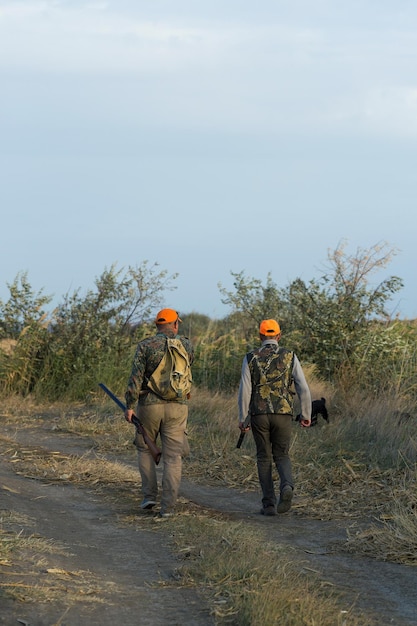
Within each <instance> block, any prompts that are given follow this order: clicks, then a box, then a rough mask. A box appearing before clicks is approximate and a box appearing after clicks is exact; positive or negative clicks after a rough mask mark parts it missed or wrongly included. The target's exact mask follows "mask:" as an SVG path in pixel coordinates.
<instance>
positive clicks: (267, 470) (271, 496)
mask: <svg viewBox="0 0 417 626" xmlns="http://www.w3.org/2000/svg"><path fill="white" fill-rule="evenodd" d="M251 428H252V433H253V437H254V439H255V444H256V463H257V467H258V477H259V482H260V485H261V489H262V494H263V497H262V503H263V505H264V506H270V505H273V506H275V505H276V503H277V498H276V496H275V490H274V481H273V479H272V460H273V461H274V463H275V466H276V468H277V471H278V474H279V478H280V491H282V489H283V488H284V487H285V486H287V485H289V486H290V487H292V488H293V487H294V483H293V477H292V466H291V459H290V457H289V450H290V443H291V433H292V416H291V415H281V414H279V415H278V414H274V413H267V414H263V415H252V418H251Z"/></svg>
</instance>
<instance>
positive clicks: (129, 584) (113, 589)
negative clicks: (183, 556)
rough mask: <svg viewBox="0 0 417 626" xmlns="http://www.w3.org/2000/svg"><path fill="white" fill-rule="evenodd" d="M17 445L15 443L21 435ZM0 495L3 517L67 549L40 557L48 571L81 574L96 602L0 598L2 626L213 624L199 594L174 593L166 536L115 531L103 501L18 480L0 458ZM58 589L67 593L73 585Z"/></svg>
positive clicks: (114, 517) (84, 596)
mask: <svg viewBox="0 0 417 626" xmlns="http://www.w3.org/2000/svg"><path fill="white" fill-rule="evenodd" d="M19 432H20V433H21V434H23V432H24V431H19ZM33 434H34V433H32V434H31V435H30V437H29V438H31V443H32V444H33V443H34V442H35V441H36V440H34V438H33ZM27 435H28V433H27V431H26V433H25V435H24V436H22V441H21V443H23V445H27V444H28V441H27V439H28V437H27ZM15 439H16V441H19V439H20V438H19V436H18V433H16V436H15ZM45 443H46V442H45V441H43V442H42V445H45ZM50 443H51V447H50V449H54V450H56V449H58V450H59V449H61V450H63V448H65V440H64V439H62V438H61V437H60V438H59V440H57V438H56V437H51V438H50ZM36 444H38V445H39V441H36ZM60 444H62V445H60ZM0 493H1V505H0V508H1V509H9V510H10V511H14V512H17V513H19V514H20V515H24V516H28V517H29V518H30V519H31V520H33V526H31V529H30V532H31V533H34V534H36V535H40V536H41V537H44V538H46V539H48V540H52V541H53V542H59V543H60V544H62V545H63V546H64V547H65V548H66V550H67V554H52V555H49V554H48V555H47V557H44V558H46V559H47V561H48V566H47V567H48V570H50V571H56V572H58V573H59V572H67V573H74V574H77V573H79V572H80V571H82V572H84V573H85V575H86V578H87V580H88V579H89V576H91V577H92V582H90V584H91V586H92V587H93V588H94V593H93V595H94V596H95V597H97V596H98V600H99V601H94V598H93V601H91V598H90V599H89V593H90V592H89V590H88V589H85V590H83V593H80V594H79V596H78V598H77V601H76V602H74V601H72V600H70V599H69V600H68V601H65V594H64V599H63V600H62V599H60V600H58V601H52V602H49V603H43V602H36V603H35V604H34V603H31V602H25V603H20V602H17V601H13V600H10V599H7V598H5V597H2V598H1V610H0V624H5V625H7V626H9V625H10V626H11V625H12V624H13V625H16V624H17V623H18V621H17V620H23V622H21V623H25V622H26V623H27V624H30V626H51V625H52V624H58V623H59V624H61V623H62V624H66V625H70V626H79V625H80V624H100V626H114V624H123V625H124V626H138V624H140V626H148V625H149V626H166V624H171V625H173V626H174V625H175V626H180V625H181V626H182V625H183V624H187V625H188V624H189V625H190V626H207V625H210V624H214V622H213V620H212V618H211V617H210V614H209V610H208V607H207V606H206V605H205V602H204V600H203V599H202V598H201V597H200V595H199V594H198V592H197V591H196V590H194V589H191V588H182V587H180V586H179V585H172V582H173V574H174V572H175V569H176V567H178V561H177V560H176V558H175V557H174V556H173V555H172V553H171V552H170V550H169V548H168V546H167V545H166V544H167V543H168V541H165V540H164V534H163V532H162V533H161V532H159V531H158V532H152V531H148V530H143V529H140V530H138V529H137V528H135V527H134V526H131V525H130V526H127V525H123V526H122V525H119V523H118V517H119V514H120V512H119V511H118V510H117V509H116V508H115V507H114V506H112V505H109V503H108V502H107V501H104V498H102V497H96V496H95V495H92V494H91V492H89V491H87V490H86V489H79V488H77V487H75V486H73V485H71V484H62V485H61V484H50V483H47V484H45V483H43V482H41V481H38V480H33V479H30V478H27V477H25V476H19V475H16V474H15V473H14V472H13V469H12V468H11V467H10V464H9V462H6V461H5V460H4V459H2V458H0ZM161 538H162V541H161ZM44 574H46V571H44V572H42V571H41V572H40V573H39V574H38V577H37V580H35V581H33V582H32V583H31V584H35V585H40V586H42V584H44V582H43V580H42V579H43V575H44ZM58 575H59V574H58ZM20 579H23V580H25V581H26V579H25V573H24V572H22V576H21V577H18V579H17V581H16V582H18V581H19V580H20ZM161 583H162V584H161ZM164 583H166V584H164ZM62 584H65V585H68V587H70V586H71V580H70V578H68V579H67V582H64V583H61V586H62ZM84 592H85V593H84ZM61 595H62V594H61ZM61 618H62V619H63V621H62V622H61V621H60V620H61Z"/></svg>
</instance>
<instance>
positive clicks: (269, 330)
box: [259, 320, 281, 337]
mask: <svg viewBox="0 0 417 626" xmlns="http://www.w3.org/2000/svg"><path fill="white" fill-rule="evenodd" d="M280 332H281V329H280V327H279V324H278V322H276V321H275V320H264V321H263V322H261V324H260V326H259V334H260V335H264V337H268V336H270V337H274V336H275V335H279V334H280Z"/></svg>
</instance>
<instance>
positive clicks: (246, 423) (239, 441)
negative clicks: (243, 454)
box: [236, 415, 250, 448]
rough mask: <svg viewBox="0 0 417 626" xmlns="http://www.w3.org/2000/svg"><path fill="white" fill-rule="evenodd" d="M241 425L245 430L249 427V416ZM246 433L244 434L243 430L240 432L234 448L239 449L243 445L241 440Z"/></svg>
mask: <svg viewBox="0 0 417 626" xmlns="http://www.w3.org/2000/svg"><path fill="white" fill-rule="evenodd" d="M243 425H244V427H245V428H247V427H248V426H249V425H250V415H248V416H247V418H246V419H245V421H244V422H243ZM246 433H247V431H246V432H245V431H244V430H242V431H241V433H240V435H239V439H238V441H237V444H236V448H240V446H241V445H242V443H243V440H244V438H245V435H246Z"/></svg>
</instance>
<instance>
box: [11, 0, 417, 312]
mask: <svg viewBox="0 0 417 626" xmlns="http://www.w3.org/2000/svg"><path fill="white" fill-rule="evenodd" d="M0 90H1V92H0V96H1V97H0V177H1V180H0V206H1V222H2V224H1V276H0V299H2V300H5V299H7V298H8V293H9V292H8V289H7V283H11V282H12V281H13V280H14V278H15V277H16V275H17V274H18V273H19V272H23V271H25V272H27V273H28V280H29V282H30V283H31V285H32V286H33V288H34V289H35V290H40V289H43V291H44V293H45V294H50V295H53V296H54V298H55V302H56V301H60V300H61V299H62V297H63V296H64V294H66V293H68V292H72V291H74V290H76V289H78V288H80V289H81V290H87V289H91V288H94V280H95V278H97V277H98V276H100V275H101V274H102V272H103V271H104V270H105V269H106V268H109V267H110V266H111V265H112V264H113V263H115V264H116V265H117V267H118V268H127V267H128V266H137V265H140V264H141V263H142V262H143V261H144V260H147V261H149V262H150V263H154V262H156V263H159V265H160V268H161V269H166V270H168V272H169V273H174V272H178V273H179V278H178V280H177V281H176V284H177V285H178V289H177V290H176V291H175V292H173V293H168V294H167V299H166V301H165V302H164V303H163V304H164V305H165V306H172V307H173V308H176V309H178V310H179V311H180V312H183V313H189V312H191V311H196V312H198V313H205V314H207V315H209V316H211V317H222V316H223V315H225V314H227V312H228V309H227V308H226V307H225V306H224V305H222V303H221V297H222V296H221V294H220V292H219V289H218V283H222V285H223V286H225V287H227V288H230V287H231V285H232V277H231V272H241V271H244V272H245V274H246V275H247V276H249V277H253V278H258V279H261V280H262V281H265V279H266V276H267V274H268V273H269V272H270V273H271V275H272V278H273V280H274V282H275V283H276V284H277V285H278V287H285V286H286V285H287V284H288V283H289V282H290V281H291V280H294V279H295V278H297V277H301V278H302V279H303V280H305V281H306V282H308V281H309V280H310V279H312V278H315V277H317V276H319V275H321V274H322V273H323V268H324V267H325V266H326V261H327V254H328V250H334V249H335V248H336V247H337V246H338V244H339V243H340V242H341V241H342V240H346V241H347V242H348V250H349V251H350V252H351V253H354V252H355V250H356V249H357V248H363V249H367V248H370V247H371V246H373V245H375V244H377V243H379V242H382V241H386V242H388V244H389V245H390V246H391V247H392V248H395V249H397V250H398V254H397V255H396V257H395V258H394V260H393V261H392V262H391V263H390V265H389V266H388V267H387V268H386V269H385V270H384V271H383V272H382V273H381V274H379V275H377V276H376V280H378V282H379V281H380V280H382V279H384V278H386V277H388V276H390V275H392V274H394V275H397V276H400V277H401V278H402V279H403V281H404V283H405V287H404V289H403V290H402V291H401V292H400V293H399V294H397V296H396V297H395V299H394V300H393V301H392V305H391V310H392V312H393V313H399V314H401V316H403V317H417V289H416V288H415V273H416V268H417V242H416V234H417V233H416V230H417V229H416V222H417V217H416V215H417V212H416V197H417V3H416V2H415V0H413V1H411V0H397V2H393V1H392V0H390V1H389V2H388V1H386V0H360V1H359V0H358V1H356V0H350V2H342V1H341V0H340V1H339V0H315V2H311V0H285V1H284V0H265V1H263V2H258V3H254V2H253V1H251V2H249V1H246V0H231V1H230V0H222V1H220V0H210V2H198V1H197V0H194V1H191V0H189V1H186V0H176V1H175V2H172V0H170V1H166V0H152V1H150V0H149V1H147V2H144V1H141V0H131V1H124V0H118V1H117V2H116V0H114V1H108V2H106V1H91V2H83V1H81V0H70V1H65V0H62V1H60V0H50V1H48V0H42V1H41V0H33V1H32V0H27V1H21V2H19V1H13V2H11V1H2V0H0Z"/></svg>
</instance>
